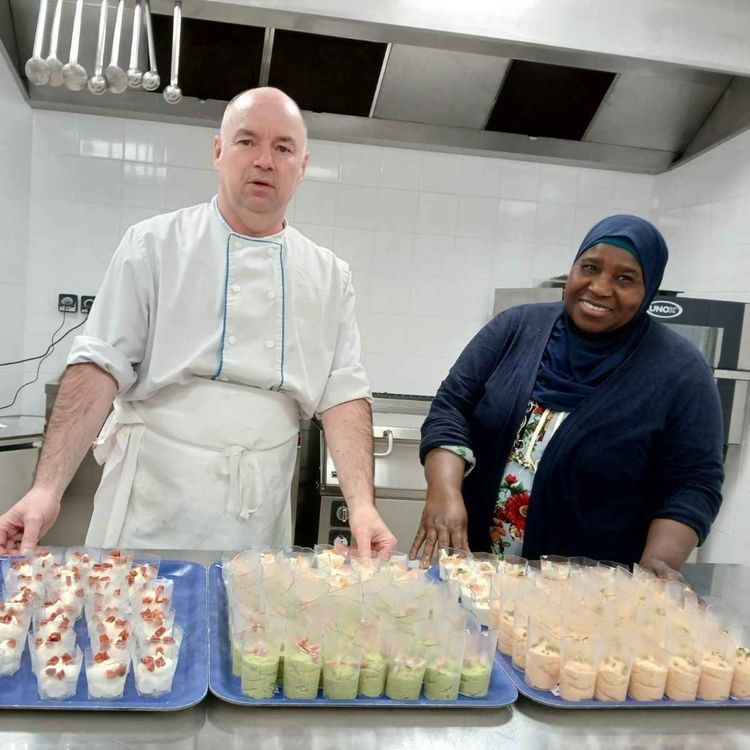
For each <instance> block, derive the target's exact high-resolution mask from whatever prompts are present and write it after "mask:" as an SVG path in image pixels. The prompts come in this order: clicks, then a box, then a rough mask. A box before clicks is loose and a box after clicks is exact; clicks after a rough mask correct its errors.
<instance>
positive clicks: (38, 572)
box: [0, 555, 48, 603]
mask: <svg viewBox="0 0 750 750" xmlns="http://www.w3.org/2000/svg"><path fill="white" fill-rule="evenodd" d="M0 568H1V569H2V572H3V598H4V599H5V601H10V600H11V599H17V598H24V599H28V600H30V601H33V602H34V603H38V602H41V601H44V599H45V597H46V591H47V573H48V571H47V570H45V569H44V568H43V567H42V565H41V563H40V562H38V561H37V560H35V559H33V558H32V557H27V556H25V555H22V556H14V557H9V558H5V559H4V560H3V561H2V563H1V564H0ZM16 594H21V595H22V596H20V597H17V596H15V595H16Z"/></svg>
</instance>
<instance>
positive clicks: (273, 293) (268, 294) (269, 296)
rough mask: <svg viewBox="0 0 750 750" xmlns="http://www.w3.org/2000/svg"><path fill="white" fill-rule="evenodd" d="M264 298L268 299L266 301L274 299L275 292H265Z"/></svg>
mask: <svg viewBox="0 0 750 750" xmlns="http://www.w3.org/2000/svg"><path fill="white" fill-rule="evenodd" d="M266 297H268V299H276V292H267V293H266Z"/></svg>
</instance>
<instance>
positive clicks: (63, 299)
mask: <svg viewBox="0 0 750 750" xmlns="http://www.w3.org/2000/svg"><path fill="white" fill-rule="evenodd" d="M57 309H58V310H59V311H60V312H73V313H74V312H78V295H77V294H67V293H66V292H63V293H62V294H58V295H57Z"/></svg>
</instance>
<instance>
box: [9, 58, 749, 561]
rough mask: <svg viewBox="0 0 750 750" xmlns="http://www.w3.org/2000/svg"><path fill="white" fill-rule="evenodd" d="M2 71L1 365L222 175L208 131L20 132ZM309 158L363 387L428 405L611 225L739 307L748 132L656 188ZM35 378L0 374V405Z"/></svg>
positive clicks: (57, 362)
mask: <svg viewBox="0 0 750 750" xmlns="http://www.w3.org/2000/svg"><path fill="white" fill-rule="evenodd" d="M5 72H6V71H4V69H3V68H2V66H0V133H2V140H0V160H2V163H1V164H0V167H2V168H0V198H1V199H2V200H3V204H2V205H3V208H4V210H3V222H2V223H1V224H0V293H2V295H3V299H7V300H9V301H10V303H11V304H10V305H9V308H12V309H13V310H14V313H13V314H12V315H8V314H6V317H5V321H6V322H5V324H4V325H3V326H2V330H3V335H2V337H0V357H2V358H4V359H10V358H16V357H17V356H18V355H21V356H32V355H34V354H37V353H38V352H40V351H44V349H45V348H46V346H47V341H48V339H49V336H50V335H51V333H52V331H53V330H54V329H55V328H57V326H58V325H59V324H60V322H61V321H60V315H59V314H58V313H57V312H56V308H55V302H56V298H57V294H58V293H59V292H62V291H66V292H73V293H77V294H94V293H95V292H96V290H97V287H98V285H99V282H100V280H101V278H102V274H103V273H104V269H105V268H106V265H107V262H108V260H109V258H110V256H111V254H112V252H113V249H114V247H115V246H116V244H117V242H118V240H119V238H120V236H121V235H122V233H123V231H124V230H125V228H126V227H127V226H129V225H130V224H132V223H134V222H136V221H139V220H140V219H143V218H146V217H148V216H151V215H153V214H156V213H159V212H162V211H165V210H170V209H173V208H178V207H180V206H184V205H189V204H191V203H195V202H198V201H203V200H207V199H208V198H210V196H211V195H212V194H213V192H214V190H215V182H216V180H215V174H214V172H213V170H212V167H211V151H210V148H211V139H212V136H213V131H211V130H210V129H206V128H196V127H187V126H178V125H172V124H162V123H152V122H145V121H138V120H120V119H115V118H105V117H95V116H89V115H75V114H67V113H57V112H45V111H35V112H34V113H33V128H32V127H31V126H32V114H31V111H30V110H29V109H28V108H27V106H26V105H25V103H24V102H23V100H22V99H21V97H20V95H18V94H17V91H16V90H15V89H14V88H13V83H12V81H10V79H9V78H8V80H5V79H4V78H3V77H2V76H3V74H4V73H5ZM6 77H7V76H6ZM32 133H33V137H32ZM310 150H311V161H310V166H309V169H308V173H307V177H306V180H305V182H304V183H303V184H302V186H301V187H300V188H299V190H298V192H297V195H296V197H295V199H294V201H293V203H292V205H291V206H290V210H289V219H290V221H291V222H292V223H293V224H294V225H295V226H297V227H298V228H299V229H300V230H301V231H303V232H304V233H306V234H307V235H308V236H310V237H311V238H312V239H313V240H315V241H317V242H319V243H321V244H323V245H326V246H328V247H331V248H333V249H334V250H335V252H336V253H337V254H339V255H340V256H341V257H342V258H344V259H345V260H347V261H348V262H349V263H350V264H351V265H352V267H353V269H354V274H355V276H354V278H355V286H356V288H357V292H358V308H359V309H358V317H359V321H360V327H361V329H362V333H363V341H364V352H365V354H364V356H365V363H366V366H367V368H368V371H369V374H370V377H371V380H372V383H373V387H374V389H375V390H378V391H383V390H388V391H395V392H407V393H427V394H431V393H434V391H435V389H436V387H437V385H438V384H439V382H440V380H441V378H442V377H443V376H444V374H445V372H446V371H447V368H448V367H449V366H450V364H451V363H452V361H453V360H454V358H455V356H456V355H457V354H458V352H459V351H460V350H461V348H462V347H463V346H464V345H465V343H466V342H467V340H468V339H469V337H470V336H471V335H472V334H473V333H474V332H475V331H476V330H477V329H478V328H479V327H480V326H481V325H482V324H483V323H484V322H485V321H486V320H487V319H488V317H489V315H490V311H491V300H492V296H493V290H494V289H495V288H496V287H521V286H530V285H533V284H534V283H536V282H538V281H540V280H541V279H544V278H547V277H549V276H552V275H556V274H559V273H563V272H565V271H566V270H567V268H568V266H569V263H570V260H571V258H572V255H573V253H574V249H575V247H576V245H577V243H578V241H579V240H580V239H581V238H582V236H583V235H584V233H585V232H586V230H587V229H588V228H589V227H590V226H591V224H593V223H594V222H595V221H597V220H598V219H600V218H602V217H603V216H605V215H608V214H610V213H613V212H618V211H628V212H633V213H638V214H641V215H644V216H651V217H652V218H654V219H655V220H656V222H657V223H658V224H659V226H661V227H662V229H663V230H664V233H665V235H666V237H667V240H668V243H669V246H670V251H671V262H670V265H669V268H668V270H667V275H666V278H665V286H668V287H670V288H677V289H682V290H685V291H686V292H689V293H690V294H693V295H703V296H711V297H721V298H727V299H741V300H748V301H750V265H749V264H750V252H748V251H750V239H748V238H749V237H750V134H745V135H742V136H738V137H737V138H735V139H733V140H732V141H730V142H728V143H727V144H724V145H723V146H721V147H720V148H718V149H715V150H714V151H713V152H712V153H711V154H708V155H707V156H705V157H702V158H701V159H698V160H696V161H695V162H693V163H691V164H689V165H687V166H685V167H681V168H679V169H676V170H674V171H673V172H670V173H667V174H665V175H662V176H659V177H657V178H653V177H648V176H641V175H631V174H624V173H618V172H606V171H600V170H589V169H579V168H572V167H563V166H555V165H543V164H535V163H530V162H515V161H510V160H502V159H491V158H481V157H464V156H457V155H453V154H440V153H433V152H422V151H419V150H406V149H391V148H383V147H376V146H358V145H351V144H340V143H331V142H321V141H313V142H311V144H310ZM29 161H30V163H31V169H30V170H29V169H28V166H27V165H28V163H29ZM8 175H12V177H11V178H10V179H9V178H8ZM29 191H30V197H29ZM82 319H83V318H82V317H81V316H80V315H75V316H69V319H68V320H67V321H66V325H68V324H70V323H71V322H72V323H76V322H80V321H81V320H82ZM67 348H68V343H67V341H66V342H64V343H63V344H61V345H60V346H59V347H58V351H56V352H55V354H54V355H53V356H52V357H51V358H50V359H49V360H47V361H46V362H45V363H44V365H43V367H42V375H41V378H40V384H37V385H35V386H32V387H30V388H29V389H27V391H26V392H25V393H26V396H25V399H24V411H25V412H28V413H41V412H42V410H43V403H44V397H43V385H42V384H43V383H44V382H46V381H48V380H50V379H52V378H56V377H57V376H58V375H59V374H60V372H61V370H62V365H63V361H64V357H65V354H66V352H67ZM0 361H2V360H0ZM21 369H23V372H21ZM34 370H35V368H34V367H30V366H29V367H25V368H12V372H4V373H3V372H0V388H2V394H6V393H8V392H9V391H10V390H11V389H10V382H9V379H13V378H15V380H13V382H14V383H15V382H17V381H18V378H20V376H21V374H23V375H24V376H29V375H31V376H33V374H34ZM3 378H5V379H3ZM11 395H12V392H11ZM748 421H749V422H750V415H748ZM748 441H750V435H749V436H748ZM727 474H728V480H727V485H726V488H725V497H726V500H725V504H724V507H723V509H722V512H721V515H720V517H719V520H718V522H717V524H716V527H715V530H714V532H713V533H712V535H711V537H710V539H709V541H708V543H707V545H706V546H705V548H704V550H703V557H704V559H712V560H713V559H720V560H728V561H745V562H748V563H750V521H748V520H747V519H748V518H750V454H746V452H743V453H740V452H739V451H735V452H733V453H730V455H729V458H728V461H727Z"/></svg>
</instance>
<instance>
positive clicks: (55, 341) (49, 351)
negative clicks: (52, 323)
mask: <svg viewBox="0 0 750 750" xmlns="http://www.w3.org/2000/svg"><path fill="white" fill-rule="evenodd" d="M65 315H66V313H65V312H63V320H62V323H60V326H59V328H58V329H57V330H56V331H55V332H54V333H53V334H52V340H51V341H50V345H49V346H48V347H47V353H46V354H44V355H43V356H42V357H41V358H40V359H39V364H38V365H37V366H36V374H35V375H34V379H33V380H29V382H28V383H24V384H23V385H21V386H19V388H18V390H17V391H16V392H15V394H14V396H13V400H12V401H11V402H10V403H9V404H5V406H0V411H2V410H3V409H10V407H11V406H13V404H15V403H16V399H17V398H18V394H19V393H20V392H21V391H22V390H23V389H24V388H26V386H28V385H33V384H34V383H36V381H37V380H39V371H40V370H41V369H42V362H44V360H45V359H47V357H49V356H50V355H51V354H52V352H53V351H55V347H56V346H57V345H58V344H59V343H60V342H61V341H62V340H63V339H64V338H65V337H66V336H68V335H69V334H71V333H73V331H75V330H76V328H80V327H81V326H82V325H84V324H85V323H86V319H85V318H84V319H83V320H82V321H81V322H80V323H78V325H74V326H73V327H72V328H68V330H67V331H65V333H64V334H63V335H62V336H60V338H59V339H56V338H55V336H56V335H57V334H58V333H59V332H60V329H61V328H62V327H63V326H64V325H65Z"/></svg>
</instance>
